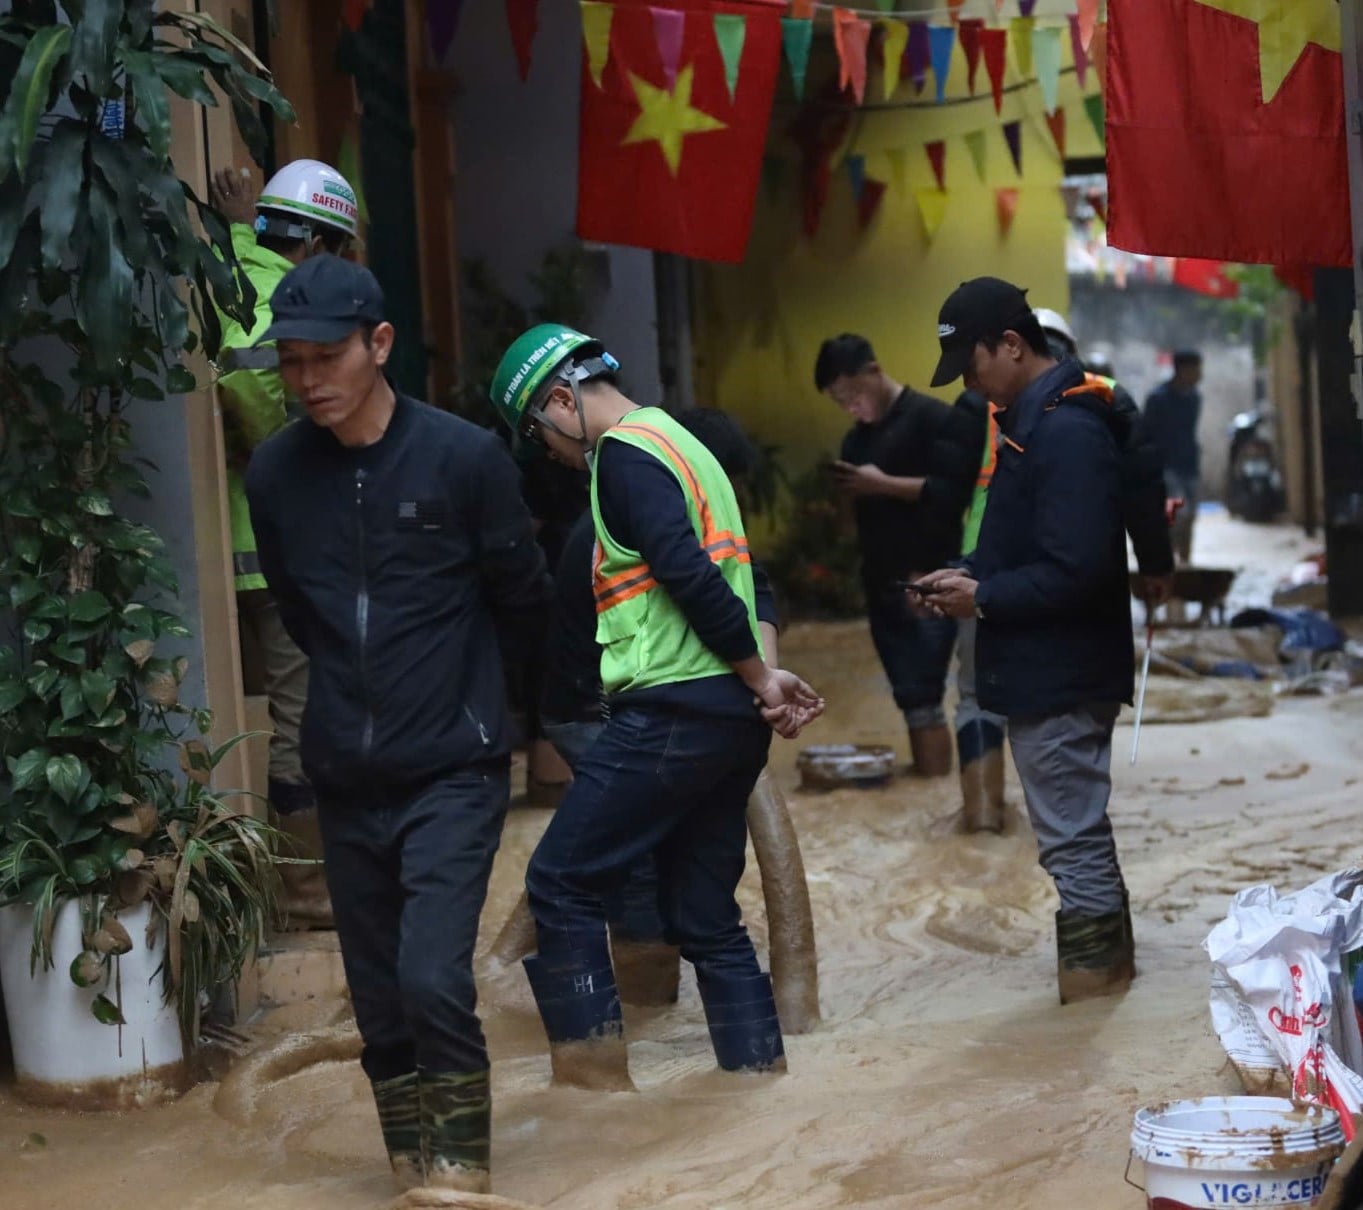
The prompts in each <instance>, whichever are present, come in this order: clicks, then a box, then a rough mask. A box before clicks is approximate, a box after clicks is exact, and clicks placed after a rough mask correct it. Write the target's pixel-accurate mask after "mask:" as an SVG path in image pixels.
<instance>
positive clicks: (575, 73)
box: [449, 0, 661, 403]
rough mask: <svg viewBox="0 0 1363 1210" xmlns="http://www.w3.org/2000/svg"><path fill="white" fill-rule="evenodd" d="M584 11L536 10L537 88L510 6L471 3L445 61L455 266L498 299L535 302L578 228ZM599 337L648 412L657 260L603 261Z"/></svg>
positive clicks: (629, 251)
mask: <svg viewBox="0 0 1363 1210" xmlns="http://www.w3.org/2000/svg"><path fill="white" fill-rule="evenodd" d="M580 11H581V10H580V8H579V6H578V5H577V4H574V3H568V0H552V2H546V3H541V4H540V6H539V31H538V33H537V34H536V36H535V43H534V55H533V59H532V62H531V70H530V78H529V80H527V81H525V82H524V83H522V81H521V79H520V76H519V75H518V73H517V68H516V56H515V52H514V50H513V48H512V45H511V35H510V33H509V31H508V28H507V19H506V6H505V3H504V0H467V2H466V3H465V4H464V7H463V13H462V15H461V16H460V19H459V31H458V34H457V36H456V37H455V40H454V45H453V47H452V48H451V50H450V58H449V66H450V67H451V68H452V69H453V71H454V73H455V76H456V79H457V82H458V92H457V95H456V98H455V101H454V123H455V161H456V165H457V167H456V175H455V208H456V214H457V218H458V241H459V255H460V257H461V258H474V257H481V258H482V259H483V260H485V261H487V263H488V264H489V266H490V267H491V269H492V271H493V273H494V274H495V276H496V279H497V281H498V282H499V284H500V285H501V287H502V288H503V289H504V290H506V291H507V292H508V293H510V294H511V295H512V297H514V298H516V299H517V301H519V302H522V303H530V302H532V301H534V298H533V295H534V291H533V289H532V288H531V287H530V285H529V282H528V278H529V275H530V274H531V273H533V272H534V271H535V270H536V269H537V268H538V267H539V265H540V262H541V261H542V259H543V257H544V254H545V253H546V252H547V251H548V250H549V249H551V248H553V247H555V246H556V245H558V244H560V243H562V242H563V241H564V240H566V239H570V238H572V237H573V232H574V228H575V224H576V221H577V148H578V90H579V76H580V72H581V46H582V25H581V17H580ZM603 257H604V260H605V266H606V271H605V273H604V274H603V275H602V280H601V282H600V283H599V284H600V286H601V287H602V288H601V289H600V291H599V302H598V305H597V306H596V308H595V310H594V313H593V315H592V317H591V324H592V328H593V332H594V334H596V335H599V336H600V337H601V338H602V339H603V340H604V341H606V343H607V344H608V345H609V346H610V349H611V351H612V352H613V353H614V354H615V355H616V356H617V357H618V358H620V360H621V362H622V363H623V365H624V368H625V375H626V381H627V386H628V387H629V389H630V390H631V392H632V393H633V394H634V395H635V396H636V397H637V398H638V400H639V401H640V402H641V403H647V402H653V401H654V400H655V399H658V398H660V396H661V384H660V382H659V377H658V332H657V303H656V301H655V298H654V288H653V254H652V253H651V252H646V251H643V250H640V249H637V248H617V247H609V248H606V249H604V250H603Z"/></svg>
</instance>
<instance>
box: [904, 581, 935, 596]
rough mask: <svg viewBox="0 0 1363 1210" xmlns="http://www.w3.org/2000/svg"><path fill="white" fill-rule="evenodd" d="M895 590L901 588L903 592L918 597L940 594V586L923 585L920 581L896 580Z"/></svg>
mask: <svg viewBox="0 0 1363 1210" xmlns="http://www.w3.org/2000/svg"><path fill="white" fill-rule="evenodd" d="M895 587H896V588H902V589H903V590H904V591H905V592H911V593H914V594H915V595H916V596H920V597H930V596H932V594H933V593H935V592H941V591H942V589H941V586H940V585H937V584H924V583H923V582H922V581H921V580H898V581H896V582H895Z"/></svg>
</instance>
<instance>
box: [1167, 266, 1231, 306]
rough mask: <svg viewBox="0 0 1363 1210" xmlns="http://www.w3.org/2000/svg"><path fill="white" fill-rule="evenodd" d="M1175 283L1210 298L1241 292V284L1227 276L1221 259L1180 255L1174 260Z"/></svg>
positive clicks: (1225, 296) (1227, 296)
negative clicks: (1204, 258)
mask: <svg viewBox="0 0 1363 1210" xmlns="http://www.w3.org/2000/svg"><path fill="white" fill-rule="evenodd" d="M1174 285H1176V286H1182V287H1183V288H1184V289H1185V290H1194V291H1196V292H1197V293H1198V294H1205V295H1207V297H1208V298H1235V297H1236V296H1238V295H1239V293H1240V286H1239V284H1238V283H1237V282H1233V281H1231V279H1230V278H1229V277H1227V276H1226V266H1225V264H1224V263H1223V262H1222V261H1219V260H1198V259H1196V258H1193V257H1186V256H1184V257H1179V258H1178V259H1177V260H1175V261H1174Z"/></svg>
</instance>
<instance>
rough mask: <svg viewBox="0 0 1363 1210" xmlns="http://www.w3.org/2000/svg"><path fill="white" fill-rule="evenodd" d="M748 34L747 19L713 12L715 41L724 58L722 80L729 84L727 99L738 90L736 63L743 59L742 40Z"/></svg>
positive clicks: (732, 14)
mask: <svg viewBox="0 0 1363 1210" xmlns="http://www.w3.org/2000/svg"><path fill="white" fill-rule="evenodd" d="M747 36H748V19H747V18H746V17H740V16H737V15H736V14H734V13H716V14H715V41H716V42H717V43H719V54H720V57H721V58H722V59H723V60H724V82H725V83H726V84H727V85H728V86H729V100H731V101H732V100H733V99H734V93H735V92H736V91H737V90H738V65H739V64H740V63H741V62H742V61H743V42H744V40H745V39H746V38H747Z"/></svg>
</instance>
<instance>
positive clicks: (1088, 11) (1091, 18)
mask: <svg viewBox="0 0 1363 1210" xmlns="http://www.w3.org/2000/svg"><path fill="white" fill-rule="evenodd" d="M1097 28H1098V0H1079V41H1080V43H1082V45H1083V47H1084V49H1085V50H1088V48H1089V45H1090V43H1092V41H1093V31H1094V30H1095V29H1097Z"/></svg>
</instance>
